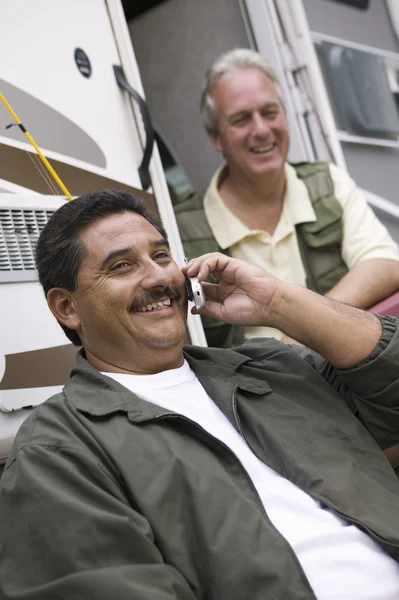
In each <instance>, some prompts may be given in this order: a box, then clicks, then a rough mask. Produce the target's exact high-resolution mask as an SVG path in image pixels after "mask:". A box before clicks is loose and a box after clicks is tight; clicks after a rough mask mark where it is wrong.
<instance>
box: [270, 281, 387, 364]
mask: <svg viewBox="0 0 399 600" xmlns="http://www.w3.org/2000/svg"><path fill="white" fill-rule="evenodd" d="M271 308H272V312H273V326H274V327H276V328H278V329H281V330H282V331H283V332H284V333H285V334H286V335H288V336H290V337H292V338H294V339H295V340H298V341H299V342H301V343H302V344H305V345H306V346H309V347H310V348H312V349H313V350H316V351H317V352H319V353H320V354H321V355H322V356H324V358H326V360H328V362H330V363H331V364H332V365H334V366H335V367H338V368H349V367H352V366H354V365H355V364H357V363H359V362H361V361H362V360H364V359H365V358H367V357H368V356H369V355H370V354H371V352H372V351H373V350H374V348H375V347H376V345H377V343H378V341H379V339H380V337H381V332H382V326H381V322H380V320H379V319H378V317H376V316H375V315H373V314H371V313H366V312H364V311H361V310H358V309H356V308H353V307H351V306H347V305H345V304H342V303H340V302H337V301H334V300H330V299H328V298H325V297H323V296H319V295H318V294H315V293H314V292H311V291H310V290H307V289H305V288H299V287H297V286H293V285H290V284H284V285H283V286H282V288H281V291H280V293H279V294H278V295H277V296H276V297H275V298H274V300H273V306H272V307H271Z"/></svg>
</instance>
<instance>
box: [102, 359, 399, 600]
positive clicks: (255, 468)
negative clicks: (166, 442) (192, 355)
mask: <svg viewBox="0 0 399 600" xmlns="http://www.w3.org/2000/svg"><path fill="white" fill-rule="evenodd" d="M104 375H107V376H108V377H112V378H113V379H115V380H116V381H118V382H119V383H121V384H122V385H123V386H124V387H126V388H127V389H129V390H130V391H132V392H134V393H135V394H136V395H137V396H139V397H140V398H143V399H144V400H148V401H150V402H152V403H153V404H157V405H158V406H162V407H163V408H166V409H168V410H171V411H173V412H176V413H179V414H181V415H184V416H185V417H187V418H188V419H190V420H192V421H194V422H195V423H198V425H200V426H201V427H203V428H204V429H205V430H206V431H208V433H210V434H211V435H213V436H214V437H215V438H217V439H219V440H220V441H222V442H223V443H224V444H226V445H227V446H228V447H229V448H230V449H231V450H232V452H234V454H235V455H236V457H237V458H238V460H239V461H240V462H241V464H242V465H243V467H244V468H245V470H246V471H247V473H248V475H249V476H250V478H251V479H252V481H253V483H254V485H255V487H256V489H257V491H258V494H259V496H260V498H261V500H262V502H263V505H264V507H265V510H266V512H267V515H268V516H269V518H270V520H271V521H272V523H273V525H274V526H275V527H276V529H277V530H278V531H279V532H280V533H281V535H283V536H284V538H285V539H286V540H287V542H288V543H289V544H290V545H291V547H292V549H293V551H294V552H295V554H296V556H297V558H298V560H299V562H300V564H301V566H302V568H303V570H304V572H305V574H306V577H307V578H308V580H309V583H310V585H311V586H312V588H313V591H314V593H315V595H316V597H317V598H318V599H319V600H398V599H399V565H398V564H397V563H396V562H395V561H394V560H393V559H392V558H391V557H390V556H388V555H387V554H386V553H385V552H384V551H383V550H382V549H381V548H380V547H379V546H378V545H377V544H376V543H375V542H374V541H373V540H372V539H371V538H370V537H369V536H368V535H366V534H365V533H363V532H362V531H360V529H358V528H357V527H356V526H354V525H351V524H349V523H347V522H346V521H344V520H343V519H341V518H339V517H338V516H336V515H335V514H334V513H332V512H331V511H330V510H328V509H327V508H325V507H323V506H322V505H321V504H320V503H319V502H317V501H316V500H313V498H311V497H310V496H309V495H308V494H306V493H305V492H303V491H302V490H301V489H300V488H298V487H297V486H296V485H294V484H293V483H291V482H290V481H288V480H287V479H285V478H284V477H282V476H281V475H278V474H277V473H276V472H275V471H274V470H273V469H271V468H270V467H268V466H266V465H265V464H264V463H262V462H261V461H260V460H259V459H258V458H257V457H256V456H255V454H254V453H253V452H252V451H251V449H250V448H249V446H248V444H247V443H246V441H245V440H244V438H243V437H242V436H241V435H240V434H239V433H238V432H237V431H236V430H235V429H234V427H233V426H232V425H231V423H230V422H229V420H228V419H227V417H225V416H224V414H223V413H222V412H221V411H220V409H219V408H218V407H217V406H216V404H215V403H214V402H213V401H212V399H211V398H210V397H209V396H208V394H207V393H206V392H205V390H204V388H203V387H202V385H201V384H200V382H199V381H198V379H197V377H196V375H195V373H194V371H192V370H191V368H190V366H189V365H188V363H187V362H186V361H185V362H184V364H183V366H182V367H180V368H178V369H172V370H170V371H164V372H163V373H158V374H156V375H122V374H115V373H104ZM398 518H399V517H398Z"/></svg>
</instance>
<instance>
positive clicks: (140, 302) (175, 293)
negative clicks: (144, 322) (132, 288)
mask: <svg viewBox="0 0 399 600" xmlns="http://www.w3.org/2000/svg"><path fill="white" fill-rule="evenodd" d="M181 297H182V295H181V293H180V291H179V290H178V288H177V287H169V286H166V287H164V288H163V289H161V290H153V291H152V292H151V293H150V294H143V295H141V296H136V298H135V299H134V300H133V302H132V303H131V305H130V308H129V312H137V311H139V310H140V309H141V308H143V306H147V304H152V303H153V302H159V301H160V300H162V299H165V298H170V299H171V300H180V298H181Z"/></svg>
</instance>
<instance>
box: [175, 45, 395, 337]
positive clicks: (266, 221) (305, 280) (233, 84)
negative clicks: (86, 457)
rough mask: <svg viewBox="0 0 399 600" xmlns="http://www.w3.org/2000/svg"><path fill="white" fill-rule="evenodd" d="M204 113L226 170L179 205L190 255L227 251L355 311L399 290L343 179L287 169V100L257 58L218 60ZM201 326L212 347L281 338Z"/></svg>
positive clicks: (379, 228) (207, 84) (332, 172)
mask: <svg viewBox="0 0 399 600" xmlns="http://www.w3.org/2000/svg"><path fill="white" fill-rule="evenodd" d="M201 113H202V120H203V124H204V127H205V129H206V131H207V133H208V135H209V138H210V140H211V142H212V144H213V146H214V148H216V150H217V151H218V152H221V153H222V154H223V158H224V160H225V163H224V164H223V165H222V166H221V167H220V168H219V169H218V170H217V172H216V173H215V175H214V176H213V178H212V180H211V182H210V185H209V187H208V188H207V190H206V191H205V193H201V194H198V195H196V196H194V197H193V198H189V199H188V200H186V201H184V202H182V203H181V204H177V205H176V206H175V212H176V218H177V222H178V226H179V230H180V235H181V238H182V241H183V245H184V248H185V253H186V256H188V257H189V258H193V257H194V256H199V255H201V254H204V253H206V252H215V251H218V252H223V253H226V254H228V255H230V256H232V257H234V258H240V259H243V260H247V261H248V262H251V263H253V264H255V265H258V266H260V267H262V268H263V269H266V270H267V271H269V272H270V273H272V274H273V275H276V276H277V277H279V279H283V280H284V281H287V282H289V283H296V284H298V285H303V286H306V287H308V288H309V289H312V290H314V291H317V292H318V293H320V294H326V295H327V296H329V297H330V298H334V299H335V300H340V301H342V302H345V303H347V304H351V305H352V306H357V307H359V308H369V307H371V306H373V305H374V304H376V303H377V302H379V301H380V300H382V299H383V298H386V297H387V296H389V295H391V294H392V293H394V292H396V291H397V290H398V289H399V262H398V261H399V254H398V248H397V245H396V244H395V243H394V242H393V240H392V239H391V237H390V236H389V234H388V232H387V230H386V229H385V227H384V226H383V225H382V224H381V223H380V222H379V220H378V219H377V217H376V216H375V215H374V213H373V211H372V210H371V208H370V207H369V206H368V205H367V202H366V200H365V198H364V197H363V195H362V193H361V192H360V190H359V189H358V188H357V187H356V185H355V183H354V181H353V180H352V179H351V178H350V177H349V176H348V174H347V173H346V172H345V171H343V170H342V169H339V168H338V167H336V166H335V165H333V164H328V163H321V162H317V163H302V164H299V165H290V164H288V163H287V155H288V150H289V144H290V134H289V125H288V120H287V117H286V114H285V108H284V99H283V97H282V93H281V90H280V87H279V83H278V80H277V77H276V75H275V73H274V71H273V70H272V68H271V66H270V64H269V63H268V61H267V60H266V59H265V58H264V57H263V56H261V55H260V54H258V53H257V52H255V51H253V50H248V49H243V48H237V49H235V50H232V51H230V52H227V53H226V54H224V55H222V56H220V57H219V58H218V59H217V60H216V61H215V63H214V64H213V65H212V66H211V68H210V69H209V70H208V72H207V74H206V77H205V81H204V86H203V91H202V97H201ZM203 323H204V327H205V332H206V335H207V339H208V344H209V345H211V346H225V347H229V346H231V345H236V344H237V343H242V341H243V340H244V339H250V338H253V337H258V336H262V337H263V336H273V337H275V338H277V339H283V336H284V334H283V332H282V331H279V330H277V329H276V328H265V327H245V328H244V327H241V326H235V327H231V326H229V325H227V324H225V323H217V322H216V321H214V320H209V319H205V318H204V319H203ZM283 341H290V340H289V339H287V338H284V340H283Z"/></svg>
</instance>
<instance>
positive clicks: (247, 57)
mask: <svg viewBox="0 0 399 600" xmlns="http://www.w3.org/2000/svg"><path fill="white" fill-rule="evenodd" d="M242 69H259V71H262V73H264V74H265V75H266V76H267V77H269V79H271V81H272V82H273V83H274V85H275V86H276V89H277V96H278V100H279V102H280V104H281V106H282V107H283V109H284V110H285V103H284V98H283V94H282V91H281V89H280V84H279V81H278V78H277V75H276V73H275V72H274V70H273V68H272V66H271V64H270V63H269V61H268V60H267V59H266V58H264V57H263V56H262V55H261V54H259V53H258V52H255V50H249V49H247V48H235V49H234V50H230V51H229V52H226V53H225V54H222V56H219V58H218V59H217V60H216V61H215V62H214V63H213V65H212V66H211V67H210V68H209V69H208V70H207V72H206V75H205V81H204V84H203V87H202V93H201V104H200V106H201V116H202V123H203V125H204V127H205V129H206V131H207V132H208V133H210V134H216V133H217V132H218V114H217V108H216V106H215V102H214V101H213V98H212V91H213V89H214V87H215V85H216V84H217V82H218V81H219V79H221V78H222V77H224V76H225V75H228V74H229V73H233V72H235V71H240V70H242Z"/></svg>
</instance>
